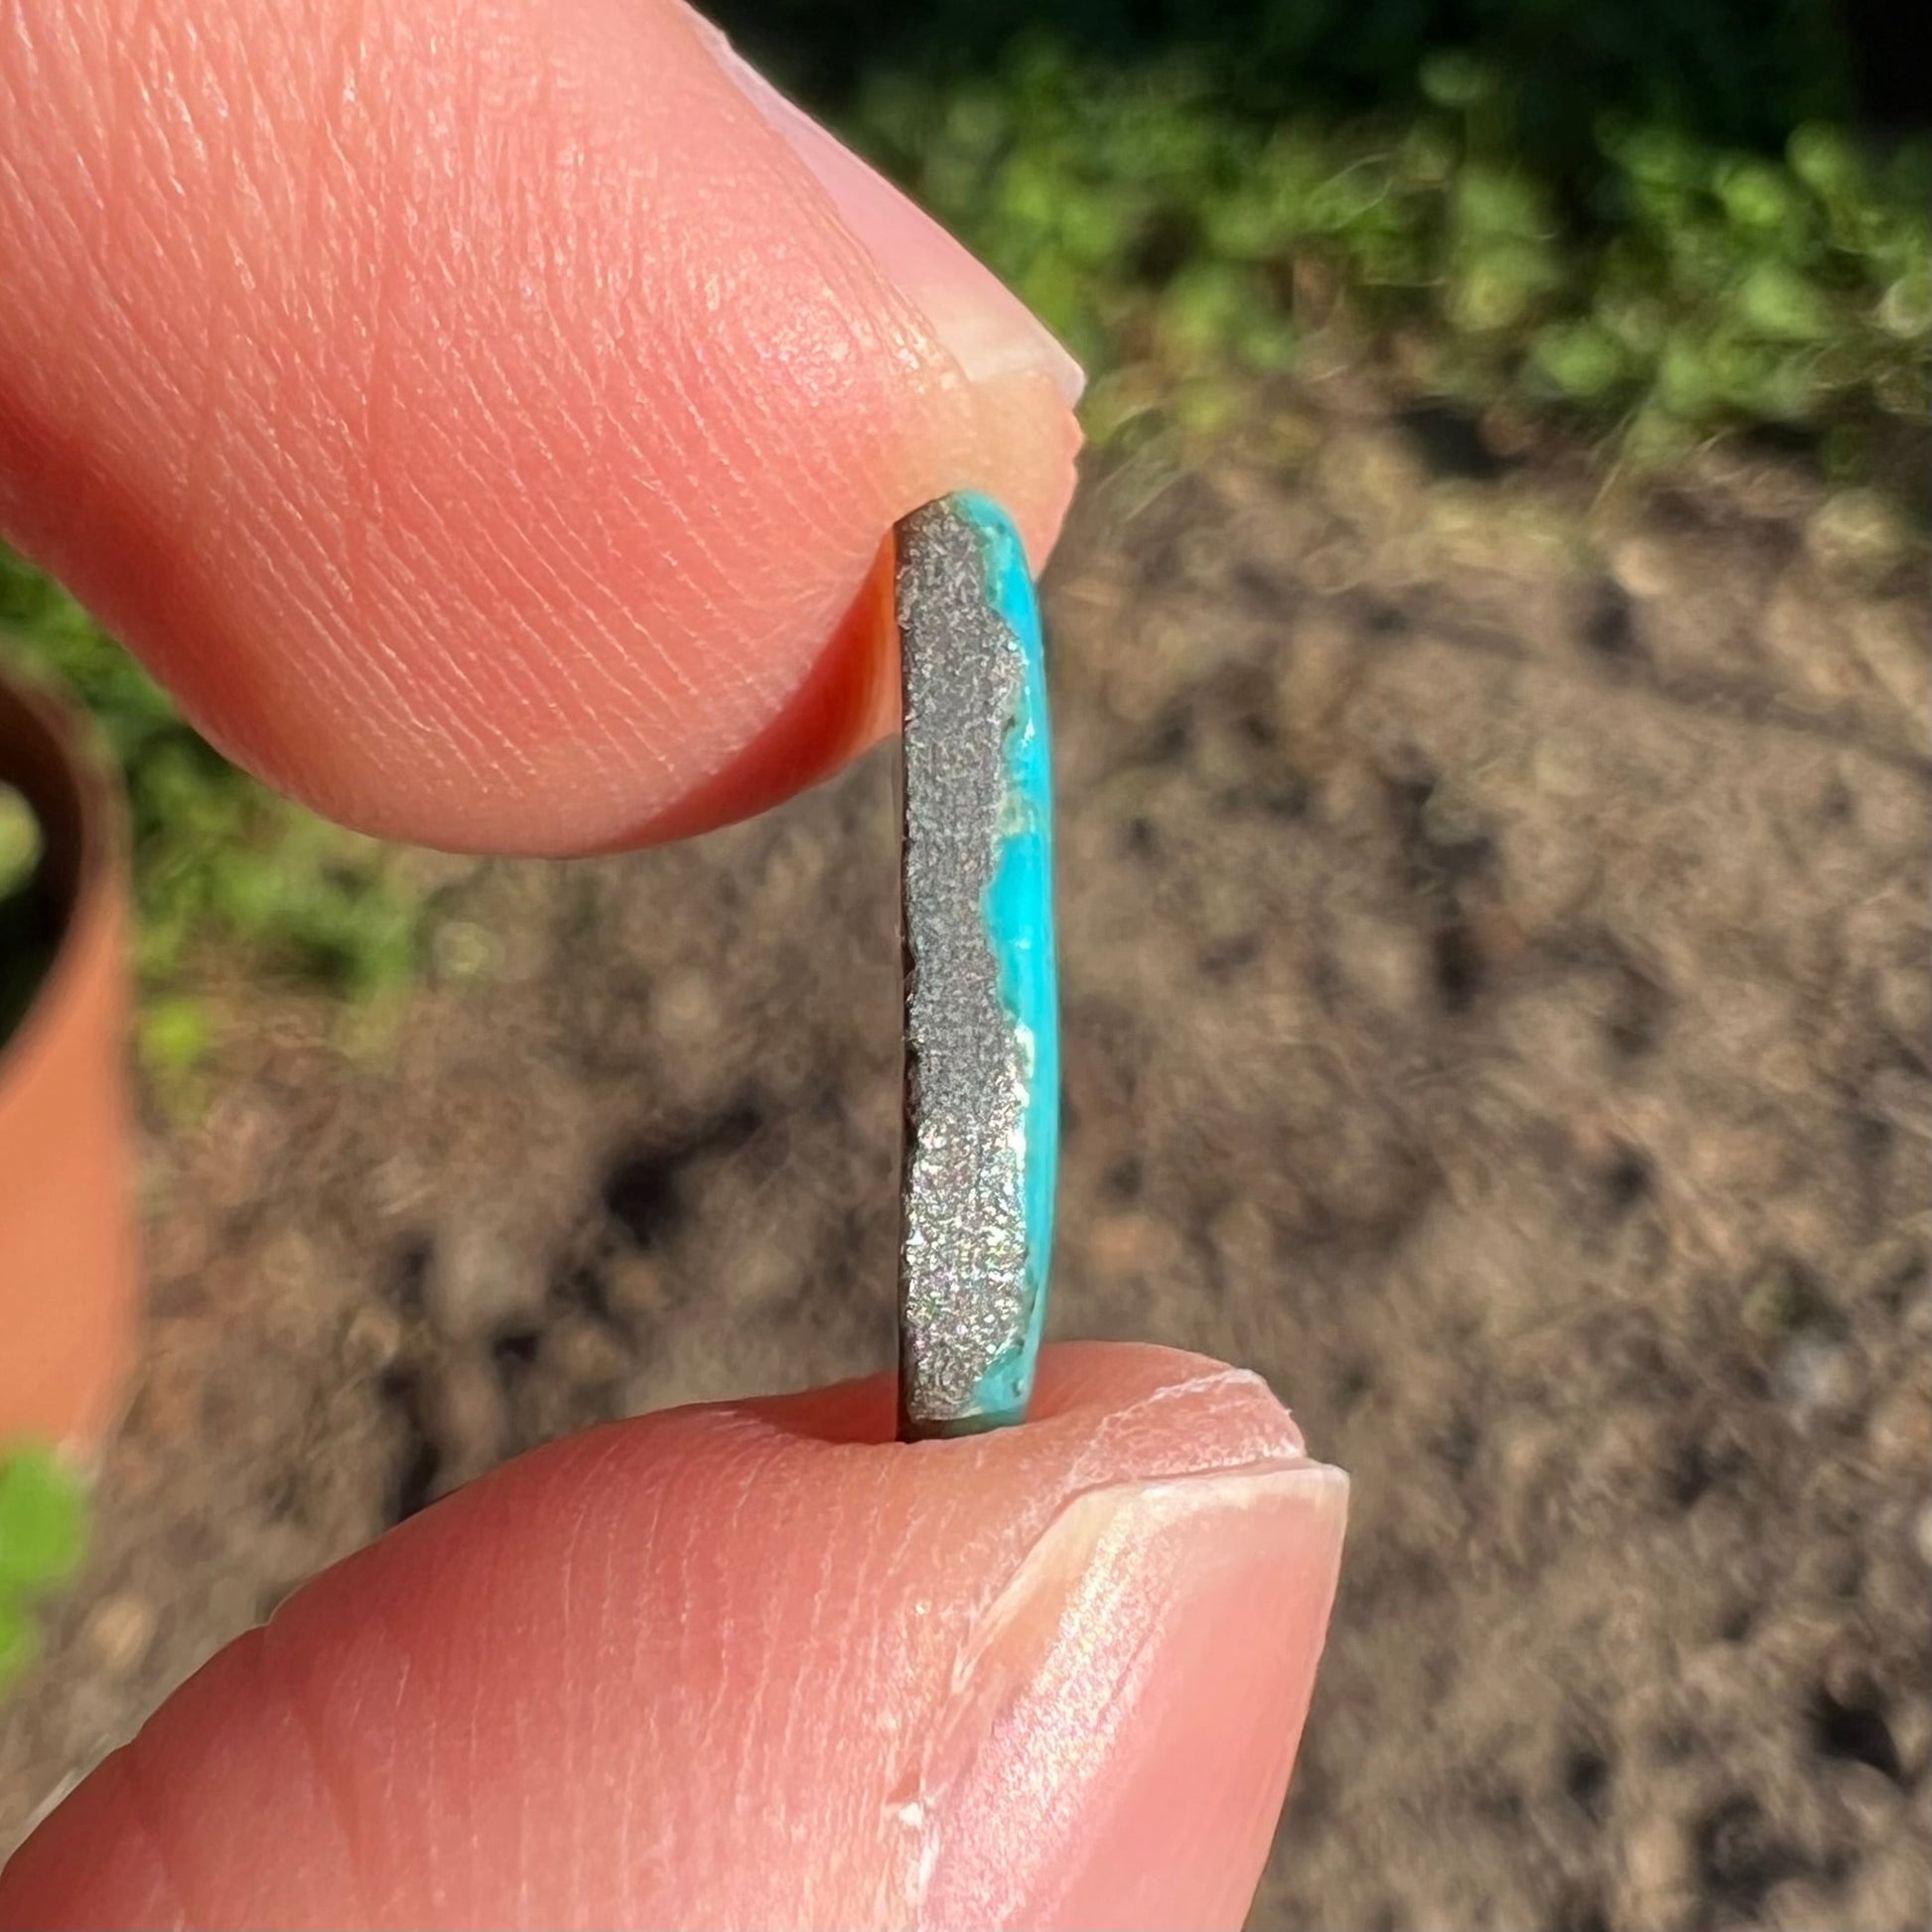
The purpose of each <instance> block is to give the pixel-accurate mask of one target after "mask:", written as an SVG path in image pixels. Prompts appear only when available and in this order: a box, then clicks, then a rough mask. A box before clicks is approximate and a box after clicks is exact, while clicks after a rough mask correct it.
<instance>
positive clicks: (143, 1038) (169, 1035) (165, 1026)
mask: <svg viewBox="0 0 1932 1932" xmlns="http://www.w3.org/2000/svg"><path fill="white" fill-rule="evenodd" d="M139 1037H140V1049H141V1058H142V1059H143V1060H144V1061H145V1062H146V1063H147V1064H148V1065H149V1066H150V1067H152V1068H153V1069H154V1070H155V1071H156V1072H157V1073H162V1074H170V1073H188V1072H191V1071H192V1070H193V1069H194V1068H195V1067H196V1066H197V1065H198V1064H199V1063H200V1061H201V1059H202V1056H203V1055H204V1054H205V1053H206V1052H207V1049H208V1043H209V1040H210V1038H211V1037H212V1029H211V1028H210V1026H209V1024H208V1014H207V1007H206V1006H204V1005H203V1003H202V1002H201V1001H200V1000H195V999H188V998H185V997H183V996H180V995H175V996H172V997H165V998H160V999H154V1000H150V1001H149V1002H148V1003H147V1004H146V1006H145V1007H144V1008H143V1009H142V1012H141V1024H140V1034H139Z"/></svg>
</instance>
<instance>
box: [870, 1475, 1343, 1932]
mask: <svg viewBox="0 0 1932 1932" xmlns="http://www.w3.org/2000/svg"><path fill="white" fill-rule="evenodd" d="M1347 1500H1348V1482H1347V1478H1346V1477H1345V1476H1343V1475H1342V1474H1341V1472H1340V1471H1339V1470H1336V1469H1330V1468H1325V1467H1322V1466H1321V1465H1319V1464H1316V1463H1308V1462H1296V1463H1291V1464H1277V1465H1271V1466H1265V1467H1260V1468H1254V1469H1243V1470H1237V1471H1229V1472H1220V1473H1213V1474H1207V1475H1201V1476H1192V1477H1184V1478H1179V1479H1176V1480H1173V1481H1163V1482H1153V1483H1141V1484H1133V1485H1126V1486H1122V1487H1118V1488H1110V1489H1104V1490H1096V1491H1092V1492H1090V1493H1088V1494H1087V1495H1084V1496H1081V1497H1079V1498H1077V1499H1076V1500H1075V1501H1074V1502H1073V1503H1071V1504H1070V1505H1069V1506H1068V1507H1067V1508H1066V1509H1065V1510H1064V1511H1063V1512H1062V1513H1061V1514H1060V1515H1059V1516H1058V1517H1057V1518H1056V1519H1055V1521H1054V1522H1053V1524H1052V1526H1051V1527H1050V1528H1049V1529H1048V1530H1047V1532H1046V1534H1045V1535H1044V1536H1043V1537H1042V1538H1041V1539H1040V1541H1039V1542H1038V1543H1037V1544H1035V1546H1034V1548H1033V1550H1032V1551H1031V1552H1030V1554H1029V1555H1028V1557H1027V1558H1026V1560H1025V1561H1024V1563H1023V1564H1022V1565H1021V1567H1020V1569H1019V1571H1018V1572H1017V1573H1016V1574H1015V1576H1014V1577H1013V1579H1012V1580H1011V1582H1010V1583H1009V1584H1008V1585H1007V1587H1005V1588H1004V1589H1003V1590H1002V1591H1001V1592H1000V1594H999V1596H998V1597H997V1598H996V1599H995V1601H994V1602H993V1604H992V1606H991V1608H990V1609H989V1610H988V1611H987V1613H986V1614H985V1615H984V1616H983V1617H982V1618H981V1619H980V1621H979V1623H978V1625H977V1627H976V1630H975V1632H974V1634H973V1637H972V1638H971V1640H970V1641H969V1642H968V1644H967V1645H966V1647H965V1648H964V1650H963V1651H962V1653H961V1655H960V1658H959V1661H958V1665H957V1667H956V1670H955V1673H954V1678H953V1684H952V1690H951V1695H950V1696H949V1697H948V1699H947V1701H946V1704H945V1705H944V1707H943V1709H942V1711H941V1713H940V1716H939V1719H938V1722H937V1723H936V1725H934V1726H933V1728H932V1730H931V1732H930V1734H929V1735H928V1736H927V1737H926V1738H925V1740H924V1741H923V1744H922V1746H921V1748H920V1749H919V1750H918V1752H917V1754H916V1756H915V1758H914V1760H913V1762H912V1763H911V1765H910V1766H909V1767H908V1773H907V1777H906V1779H905V1780H904V1783H903V1786H902V1788H901V1790H900V1792H899V1793H898V1794H897V1818H898V1821H899V1823H900V1825H901V1827H902V1829H903V1831H904V1832H905V1833H906V1835H907V1837H906V1849H907V1852H908V1858H907V1861H906V1863H905V1866H904V1870H905V1873H906V1890H907V1894H908V1896H907V1898H906V1904H907V1906H908V1907H909V1908H910V1916H911V1917H912V1918H913V1919H914V1922H916V1923H917V1924H919V1925H921V1926H932V1927H942V1926H959V1925H987V1926H1023V1925H1024V1926H1029V1927H1033V1926H1069V1927H1071V1926H1079V1927H1096V1926H1134V1925H1147V1926H1156V1925H1158V1926H1180V1925H1190V1926H1191V1925H1226V1926H1230V1927H1232V1926H1238V1925H1239V1924H1240V1923H1241V1921H1242V1919H1243V1917H1244V1916H1245V1914H1246V1912H1247V1909H1248V1905H1249V1903H1250V1900H1251V1899H1252V1896H1253V1892H1254V1887H1255V1884H1256V1881H1257V1880H1258V1879H1259V1877H1260V1875H1261V1869H1262V1865H1263V1863H1264V1862H1265V1861H1266V1859H1267V1856H1268V1847H1269V1844H1270V1842H1271V1840H1272V1838H1273V1836H1274V1830H1275V1823H1276V1820H1277V1817H1278V1816H1279V1814H1280V1811H1281V1804H1282V1798H1283V1795H1284V1794H1285V1792H1286V1790H1287V1788H1288V1774H1289V1770H1290V1767H1291V1766H1292V1764H1293V1762H1294V1757H1295V1749H1296V1745H1297V1743H1298V1741H1299V1740H1300V1737H1301V1731H1302V1723H1303V1720H1304V1718H1305V1717H1306V1716H1307V1713H1308V1704H1309V1697H1310V1693H1311V1690H1312V1688H1313V1683H1314V1671H1315V1664H1316V1661H1317V1659H1318V1658H1319V1656H1320V1654H1321V1645H1322V1639H1323V1637H1324V1635H1325V1633H1326V1630H1327V1623H1328V1610H1329V1605H1330V1603H1331V1602H1332V1600H1333V1596H1334V1587H1335V1575H1336V1568H1337V1565H1338V1562H1339V1558H1340V1551H1341V1539H1342V1529H1343V1524H1344V1520H1345V1518H1346V1514H1347Z"/></svg>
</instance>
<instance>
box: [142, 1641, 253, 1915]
mask: <svg viewBox="0 0 1932 1932" xmlns="http://www.w3.org/2000/svg"><path fill="white" fill-rule="evenodd" d="M247 1640H248V1639H247V1637H245V1636H244V1637H243V1638H242V1639H241V1641H242V1642H243V1643H246V1642H247ZM109 1762H110V1763H111V1764H112V1765H113V1767H114V1769H115V1771H116V1772H117V1773H118V1775H119V1777H120V1780H121V1785H122V1788H123V1789H124V1790H125V1791H126V1792H127V1794H128V1798H129V1801H130V1802H129V1803H128V1804H127V1805H126V1806H125V1807H123V1809H124V1811H125V1812H126V1814H127V1815H128V1816H129V1817H130V1818H131V1819H132V1822H133V1824H134V1828H135V1829H136V1830H137V1831H138V1832H139V1833H140V1834H141V1837H142V1840H143V1842H144V1843H145V1844H146V1846H147V1848H148V1852H149V1856H150V1857H151V1858H152V1859H153V1861H154V1863H155V1865H156V1867H157V1869H158V1872H159V1875H160V1878H161V1883H162V1888H163V1889H164V1890H166V1891H167V1892H169V1893H171V1894H172V1895H173V1898H174V1901H175V1904H176V1906H177V1916H178V1920H179V1922H180V1923H181V1924H183V1925H195V1924H200V1925H209V1924H212V1923H213V1914H212V1912H210V1911H209V1909H208V1900H207V1898H206V1897H204V1896H201V1895H200V1894H201V1887H200V1885H199V1884H193V1883H191V1882H190V1881H189V1874H188V1870H187V1867H186V1866H185V1864H184V1863H183V1862H182V1861H181V1859H179V1858H178V1857H177V1856H176V1852H175V1834H174V1832H173V1830H172V1829H171V1828H170V1826H169V1824H168V1815H167V1812H166V1809H165V1807H164V1805H163V1803H162V1799H161V1794H160V1792H159V1790H158V1789H157V1787H156V1786H155V1785H154V1783H153V1782H152V1780H151V1779H150V1778H149V1776H148V1773H147V1770H146V1766H145V1762H144V1754H143V1753H142V1752H141V1751H140V1750H139V1749H138V1748H129V1749H124V1750H120V1751H117V1752H116V1753H115V1754H114V1756H113V1757H112V1758H111V1759H109ZM198 1899H199V1902H198Z"/></svg>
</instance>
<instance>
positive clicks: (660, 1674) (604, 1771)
mask: <svg viewBox="0 0 1932 1932" xmlns="http://www.w3.org/2000/svg"><path fill="white" fill-rule="evenodd" d="M892 1424H893V1395H892V1391H891V1389H890V1387H889V1386H888V1385H887V1384H886V1383H885V1382H883V1381H873V1382H865V1383H858V1384H853V1385H849V1386H848V1387H845V1388H842V1389H834V1390H828V1391H825V1392H823V1393H820V1394H817V1395H812V1396H804V1397H794V1398H788V1399H778V1400H773V1401H767V1402H762V1403H749V1404H744V1405H735V1406H732V1407H726V1408H708V1409H687V1410H677V1411H673V1412H671V1413H669V1414H666V1415H662V1416H656V1417H652V1418H650V1419H648V1420H646V1421H643V1422H638V1423H630V1424H623V1425H620V1426H618V1427H616V1428H612V1429H605V1430H599V1431H596V1432H594V1433H593V1434H591V1435H588V1436H584V1437H580V1438H577V1439H576V1440H574V1441H572V1442H568V1443H565V1444H561V1445H559V1446H557V1447H556V1448H554V1449H547V1450H543V1451H540V1452H538V1453H537V1454H535V1455H531V1456H527V1457H525V1458H524V1459H523V1460H522V1461H520V1462H517V1463H514V1464H512V1465H511V1466H510V1467H508V1468H506V1469H504V1470H502V1471H499V1472H498V1473H497V1474H496V1475H493V1476H491V1477H488V1478H486V1479H485V1480H483V1481H482V1482H480V1483H477V1484H475V1485H474V1486H473V1487H471V1488H469V1489H466V1490H463V1491H460V1492H459V1493H458V1494H457V1495H455V1496H454V1497H452V1498H451V1499H450V1500H449V1501H447V1502H445V1503H444V1504H442V1505H441V1506H440V1507H438V1508H436V1509H434V1510H431V1511H429V1512H428V1513H427V1514H426V1515H424V1516H421V1517H418V1518H416V1519H415V1520H413V1521H412V1522H410V1523H409V1524H407V1525H406V1526H405V1527H404V1528H402V1529H400V1530H398V1531H396V1532H395V1533H394V1534H393V1535H391V1536H389V1537H387V1538H385V1539H384V1540H383V1541H382V1542H381V1543H379V1544H377V1545H375V1546H374V1547H373V1548H371V1549H369V1550H366V1551H364V1552H362V1554H361V1555H359V1556H356V1557H352V1558H350V1559H349V1561H348V1562H346V1563H344V1564H342V1565H340V1566H338V1567H337V1568H336V1569H335V1570H333V1571H331V1572H329V1573H328V1574H327V1575H326V1576H324V1577H322V1578H320V1579H319V1580H318V1581H317V1582H315V1583H314V1584H311V1585H310V1586H309V1587H307V1588H306V1589H304V1590H303V1591H302V1592H301V1593H300V1594H299V1595H297V1596H296V1597H295V1598H294V1599H293V1600H292V1601H291V1602H290V1603H289V1604H288V1605H287V1606H286V1607H285V1608H284V1609H283V1610H282V1611H281V1612H280V1613H279V1614H278V1615H277V1616H276V1618H275V1620H274V1621H273V1622H272V1623H271V1624H270V1625H269V1626H268V1627H267V1628H266V1629H265V1630H260V1631H256V1632H255V1633H253V1634H252V1635H250V1636H247V1637H244V1638H242V1639H241V1640H240V1641H239V1642H238V1643H236V1644H234V1645H232V1646H230V1648H229V1649H228V1650H226V1651H224V1652H223V1653H222V1654H221V1655H220V1656H219V1657H217V1658H216V1659H215V1660H214V1662H213V1663H211V1664H210V1665H208V1667H207V1669H206V1670H204V1671H203V1672H202V1673H201V1675H200V1676H198V1677H196V1678H194V1679H193V1680H192V1681H191V1682H190V1683H189V1684H188V1685H187V1686H186V1687H185V1688H184V1689H183V1690H181V1691H180V1692H179V1693H177V1695H176V1696H175V1697H174V1698H173V1699H172V1700H171V1701H170V1702H169V1703H168V1704H167V1705H166V1706H164V1707H163V1709H162V1711H161V1713H160V1714H159V1715H158V1716H157V1717H156V1718H155V1719H154V1720H153V1721H152V1722H151V1723H150V1724H149V1725H148V1726H147V1728H146V1729H145V1730H144V1731H143V1732H142V1733H141V1735H140V1737H139V1738H138V1739H136V1741H135V1742H134V1743H133V1744H132V1745H131V1746H129V1748H128V1749H126V1750H125V1751H123V1752H121V1753H119V1754H118V1755H116V1756H115V1757H113V1758H110V1759H109V1760H108V1761H107V1763H106V1764H105V1765H104V1766H103V1767H102V1768H101V1769H100V1770H99V1771H97V1772H96V1773H95V1774H94V1776H93V1777H92V1778H91V1779H89V1780H88V1782H87V1783H86V1784H84V1785H83V1786H81V1787H80V1789H79V1790H78V1791H77V1792H75V1794H74V1795H73V1796H72V1797H70V1798H69V1800H68V1801H67V1803H66V1804H65V1805H63V1806H62V1808H61V1809H60V1810H59V1811H58V1812H57V1813H56V1814H55V1815H54V1817H53V1818H52V1819H51V1820H50V1821H49V1822H48V1823H47V1824H46V1825H45V1826H43V1827H42V1829H41V1830H40V1832H39V1833H38V1834H37V1835H36V1837H35V1838H34V1839H33V1840H32V1841H31V1842H30V1843H29V1844H28V1846H27V1848H26V1849H25V1850H24V1851H23V1852H22V1853H21V1854H20V1855H19V1856H18V1858H17V1859H16V1860H15V1861H14V1863H13V1864H12V1865H11V1866H9V1867H8V1870H7V1873H6V1878H5V1881H4V1885H0V1925H4V1926H23V1927H24V1926H55V1925H87V1924H94V1925H99V1924H112V1925H123V1924H131V1923H132V1924H184V1925H187V1924H192V1925H200V1926H215V1925H255V1926H261V1925H287V1924H302V1925H334V1926H341V1925H489V1924H509V1925H529V1926H550V1925H559V1926H566V1925H586V1926H596V1925H603V1926H624V1925H638V1926H665V1925H680V1926H681V1925H742V1926H778V1925H813V1926H827V1927H852V1928H858V1927H873V1926H882V1927H883V1926H933V1927H958V1926H962V1925H972V1926H1069V1927H1072V1926H1082V1927H1091V1926H1117V1925H1118V1926H1129V1925H1133V1926H1163V1927H1179V1926H1196V1925H1200V1926H1214V1925H1224V1926H1233V1925H1237V1924H1239V1922H1240V1920H1241V1916H1242V1913H1243V1911H1244V1910H1245V1909H1246V1906H1247V1903H1248V1900H1249V1897H1250V1896H1251V1894H1252V1891H1253V1887H1254V1883H1255V1879H1256V1877H1257V1875H1258V1874H1259V1872H1260V1869H1261V1864H1262V1861H1263V1859H1264V1858H1265V1856H1266V1854H1267V1849H1268V1842H1269V1838H1270V1835H1271V1833H1272V1831H1273V1827H1274V1822H1275V1815H1276V1811H1277V1809H1278V1807H1279V1805H1280V1803H1281V1797H1282V1791H1283V1787H1284V1785H1285V1784H1286V1781H1287V1777H1288V1770H1289V1762H1290V1759H1291V1757H1292V1756H1293V1753H1294V1747H1295V1742H1296V1739H1297V1737H1298V1735H1299V1734H1300V1731H1301V1726H1302V1720H1303V1716H1304V1714H1305V1712H1306V1710H1307V1708H1308V1700H1309V1692H1310V1689H1311V1683H1312V1680H1313V1676H1314V1667H1315V1659H1316V1657H1317V1655H1318V1653H1319V1651H1320V1647H1321V1637H1322V1630H1323V1626H1324V1624H1325V1622H1326V1619H1327V1612H1328V1604H1329V1598H1330V1596H1331V1593H1332V1591H1333V1588H1334V1581H1335V1567H1336V1561H1337V1557H1338V1554H1339V1547H1340V1541H1341V1531H1342V1519H1343V1514H1344V1509H1345V1502H1346V1494H1347V1488H1346V1483H1345V1480H1344V1479H1343V1478H1342V1477H1341V1476H1340V1475H1339V1474H1338V1473H1337V1472H1336V1471H1334V1470H1332V1469H1327V1468H1323V1467H1321V1466H1320V1465H1318V1464H1315V1463H1311V1461H1309V1459H1308V1458H1307V1456H1306V1455H1305V1454H1304V1453H1303V1451H1302V1447H1301V1440H1300V1438H1299V1436H1298V1435H1297V1433H1296V1431H1295V1428H1294V1426H1293V1425H1292V1424H1291V1423H1290V1421H1289V1419H1288V1416H1287V1414H1286V1413H1285V1412H1284V1411H1283V1410H1282V1409H1281V1408H1280V1407H1279V1406H1278V1405H1277V1404H1276V1402H1275V1400H1274V1398H1273V1397H1272V1396H1271V1395H1270V1394H1269V1393H1268V1391H1267V1389H1266V1388H1265V1387H1264V1386H1263V1385H1262V1384H1261V1383H1260V1382H1259V1381H1258V1380H1256V1379H1255V1378H1254V1377H1253V1376H1250V1375H1245V1374H1242V1373H1240V1372H1238V1371H1236V1370H1233V1369H1226V1368H1222V1367H1220V1366H1219V1365H1218V1364H1216V1363H1212V1362H1207V1361H1203V1360H1201V1359H1199V1358H1198V1357H1194V1356H1187V1355H1178V1354H1174V1353H1172V1352H1170V1351H1167V1350H1161V1349H1151V1348H1130V1347H1118V1346H1115V1347H1103V1346H1099V1345H1087V1346H1070V1347H1065V1348H1060V1349H1054V1350H1049V1351H1048V1352H1047V1355H1046V1358H1045V1362H1044V1365H1043V1372H1042V1377H1041V1384H1040V1391H1039V1397H1038V1402H1037V1405H1036V1411H1035V1420H1034V1421H1033V1422H1032V1423H1030V1424H1029V1425H1028V1426H1027V1427H1026V1428H1025V1429H1020V1430H1012V1431H1007V1432H1004V1433H1002V1434H999V1435H996V1436H991V1437H983V1438H980V1439H978V1440H976V1441H970V1442H960V1443H949V1444H934V1445H925V1446H921V1447H918V1448H913V1449H905V1448H902V1447H899V1446H897V1445H895V1444H893V1443H891V1442H890V1440H889V1438H890V1434H891V1430H892Z"/></svg>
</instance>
